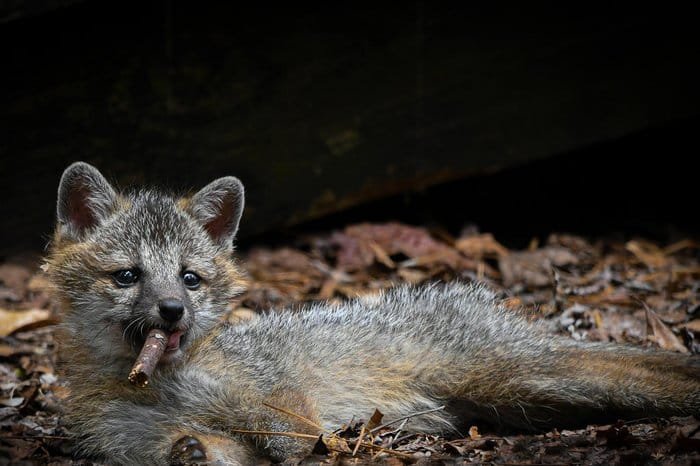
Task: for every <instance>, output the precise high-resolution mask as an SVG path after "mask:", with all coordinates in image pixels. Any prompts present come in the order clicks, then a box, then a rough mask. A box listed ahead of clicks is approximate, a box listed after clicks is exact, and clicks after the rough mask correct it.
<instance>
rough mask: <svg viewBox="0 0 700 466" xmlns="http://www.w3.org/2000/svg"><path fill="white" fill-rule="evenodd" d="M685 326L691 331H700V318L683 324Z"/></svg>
mask: <svg viewBox="0 0 700 466" xmlns="http://www.w3.org/2000/svg"><path fill="white" fill-rule="evenodd" d="M683 327H685V328H687V329H688V330H690V331H691V332H698V333H700V319H696V320H691V321H690V322H687V323H685V324H683Z"/></svg>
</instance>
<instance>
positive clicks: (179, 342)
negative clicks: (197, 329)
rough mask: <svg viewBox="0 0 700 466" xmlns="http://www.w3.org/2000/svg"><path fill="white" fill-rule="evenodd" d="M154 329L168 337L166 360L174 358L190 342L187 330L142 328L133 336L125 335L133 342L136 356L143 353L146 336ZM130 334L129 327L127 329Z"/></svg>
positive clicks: (160, 327)
mask: <svg viewBox="0 0 700 466" xmlns="http://www.w3.org/2000/svg"><path fill="white" fill-rule="evenodd" d="M154 328H158V329H160V330H162V331H163V332H165V334H166V335H167V337H168V342H167V344H166V346H165V354H164V360H166V361H167V360H168V359H169V357H173V356H174V355H175V354H176V353H178V352H179V351H180V350H182V348H184V347H185V345H186V344H187V341H188V337H189V335H188V332H187V329H185V328H170V329H168V328H164V327H162V326H160V325H154V326H152V327H141V328H139V329H138V331H134V333H133V334H131V335H125V337H126V338H127V339H128V340H130V341H131V346H132V347H133V350H134V352H135V353H136V354H138V353H139V352H140V351H141V348H143V345H144V343H145V342H146V336H147V335H148V332H149V331H150V330H152V329H154ZM127 332H128V327H127Z"/></svg>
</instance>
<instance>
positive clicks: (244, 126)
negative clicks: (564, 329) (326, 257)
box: [0, 0, 700, 255]
mask: <svg viewBox="0 0 700 466" xmlns="http://www.w3.org/2000/svg"><path fill="white" fill-rule="evenodd" d="M694 18H695V17H694V16H693V15H692V14H690V12H687V11H681V10H678V9H675V10H671V9H668V10H660V9H659V7H655V8H654V9H651V8H649V9H642V8H641V7H640V6H636V7H635V8H634V9H630V8H623V7H619V8H617V9H615V8H611V7H606V8H605V9H594V8H568V9H546V10H539V11H538V10H534V9H531V8H529V7H526V6H518V7H505V6H502V7H501V8H499V9H496V8H493V9H489V8H486V7H476V6H475V5H473V4H471V3H467V2H454V3H439V4H437V3H430V2H420V1H419V2H414V3H408V4H390V3H389V2H387V3H386V4H379V5H378V4H376V2H375V3H364V2H352V3H348V4H346V5H339V4H335V3H333V2H303V3H302V4H297V3H294V4H290V3H288V4H283V5H274V6H273V5H271V4H268V3H266V2H254V3H248V4H238V3H235V2H216V3H213V2H212V3H203V2H196V3H193V2H189V3H185V2H182V3H180V2H169V1H160V2H136V1H119V2H117V1H99V2H98V1H95V0H93V1H83V2H70V1H64V2H61V1H52V2H37V1H21V0H14V1H3V0H0V21H1V22H0V60H2V62H1V63H0V70H1V72H0V86H1V88H2V92H1V93H0V128H1V130H0V131H1V132H2V133H1V138H0V157H1V159H0V160H1V162H0V186H2V188H3V192H4V196H3V199H2V201H1V204H0V209H1V210H0V218H2V221H3V227H2V228H1V229H0V235H1V236H0V254H3V255H10V254H13V253H16V252H19V251H21V250H23V249H30V250H40V249H41V248H42V247H43V246H44V244H45V243H46V240H47V238H48V236H49V234H50V231H51V225H52V221H53V212H54V202H55V190H56V186H57V183H58V178H59V177H60V173H61V171H62V170H63V169H64V168H65V166H67V165H68V164H69V163H70V162H72V161H74V160H85V161H88V162H90V163H93V164H95V165H96V166H98V168H100V169H101V170H103V172H104V173H105V174H106V175H107V176H108V177H109V178H110V179H112V180H114V181H116V182H117V183H118V184H119V185H121V186H128V185H138V184H142V183H149V184H158V185H162V186H166V187H168V188H172V189H177V190H183V189H189V188H196V187H199V186H201V185H203V184H204V183H206V182H208V181H210V180H211V179H213V178H215V177H217V176H222V175H225V174H235V175H237V176H239V177H240V178H241V179H242V180H243V182H244V183H245V185H246V187H247V190H248V205H247V209H246V213H245V217H244V224H243V227H242V229H241V233H242V235H243V238H242V243H243V244H245V243H246V242H251V241H255V240H257V239H259V238H266V239H267V238H272V237H279V236H280V235H282V234H283V233H284V232H285V231H288V230H287V228H289V227H294V228H297V229H299V228H301V229H307V228H329V227H333V226H338V225H340V224H342V223H344V222H348V221H361V220H389V219H393V218H395V219H399V220H403V221H408V222H417V223H418V222H419V223H437V224H440V225H443V226H445V227H447V228H449V229H451V230H453V231H458V230H459V229H460V228H461V227H462V226H463V225H465V224H469V223H472V224H476V225H478V226H479V227H480V228H481V229H482V230H484V231H492V232H494V233H496V235H497V237H498V238H499V239H503V240H504V241H506V242H510V243H511V244H514V245H520V244H524V243H526V242H527V240H528V239H529V238H530V237H532V236H536V235H544V234H546V233H547V232H549V231H575V232H577V233H583V234H592V235H595V234H606V233H610V232H620V233H621V234H624V235H634V234H642V235H652V236H656V237H659V238H667V237H669V236H673V235H677V234H680V233H676V232H687V231H689V232H691V233H693V234H695V233H697V230H698V228H697V227H698V220H697V214H696V213H695V210H696V205H697V203H696V199H697V194H696V189H697V188H696V179H697V171H696V169H695V164H694V161H695V158H696V154H697V153H698V142H697V134H698V122H699V121H700V120H699V115H700V110H699V109H700V105H699V104H700V89H699V88H698V83H699V82H700V66H699V65H698V56H699V55H698V47H697V46H698V40H697V39H698V38H697V27H696V25H695V24H694V23H693V21H694ZM379 200H380V201H379ZM338 212H341V213H340V214H338ZM329 214H333V215H331V216H330V217H329V216H328V215H329ZM319 219H320V220H319ZM309 221H312V223H308V222H309ZM260 235H265V236H262V237H261V236H260Z"/></svg>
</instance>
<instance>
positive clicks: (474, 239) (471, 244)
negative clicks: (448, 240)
mask: <svg viewBox="0 0 700 466" xmlns="http://www.w3.org/2000/svg"><path fill="white" fill-rule="evenodd" d="M455 247H456V248H457V249H458V250H459V251H461V252H462V253H463V254H464V255H466V256H469V257H476V258H481V257H503V256H507V255H508V253H509V251H508V249H506V248H505V247H504V246H503V245H502V244H501V243H499V242H498V241H496V239H495V238H494V237H493V235H492V234H490V233H484V234H481V235H476V236H468V237H466V238H460V239H458V240H457V242H456V243H455Z"/></svg>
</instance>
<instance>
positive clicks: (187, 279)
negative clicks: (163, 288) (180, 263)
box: [182, 270, 202, 290]
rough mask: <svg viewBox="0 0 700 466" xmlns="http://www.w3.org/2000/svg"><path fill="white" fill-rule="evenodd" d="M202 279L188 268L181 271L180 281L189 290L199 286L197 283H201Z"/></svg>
mask: <svg viewBox="0 0 700 466" xmlns="http://www.w3.org/2000/svg"><path fill="white" fill-rule="evenodd" d="M201 281H202V279H201V278H200V277H199V275H197V274H196V273H194V272H190V271H189V270H185V271H184V272H183V273H182V282H183V283H184V284H185V286H186V287H187V288H189V289H190V290H196V289H197V288H199V284H200V283H201Z"/></svg>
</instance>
